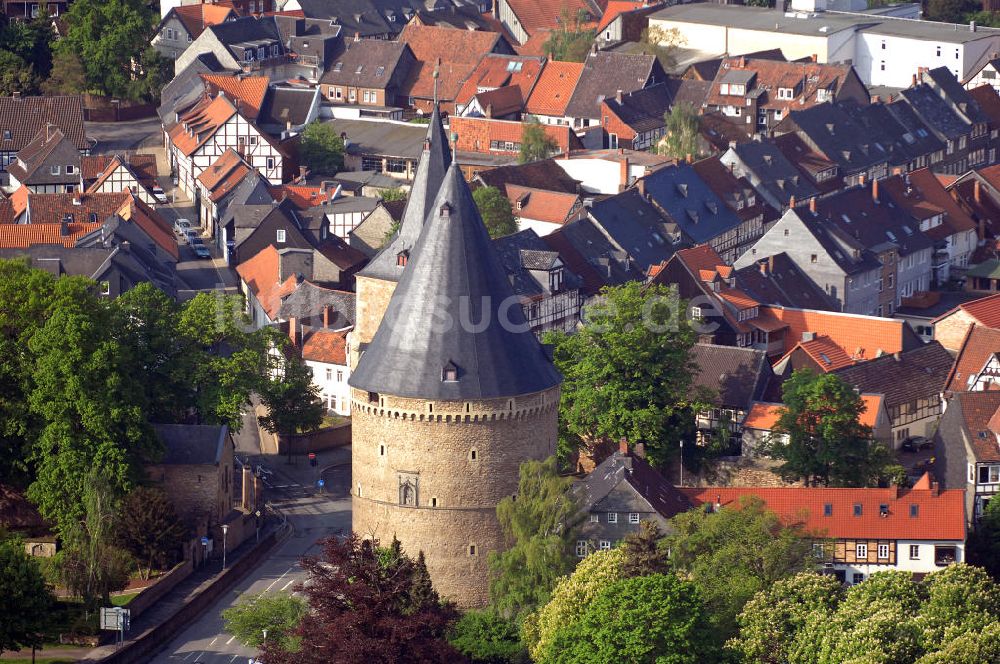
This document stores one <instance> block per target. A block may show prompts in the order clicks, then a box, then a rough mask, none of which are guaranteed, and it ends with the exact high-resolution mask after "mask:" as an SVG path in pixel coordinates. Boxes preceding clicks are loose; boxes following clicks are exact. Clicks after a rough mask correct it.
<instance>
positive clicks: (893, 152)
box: [842, 102, 944, 166]
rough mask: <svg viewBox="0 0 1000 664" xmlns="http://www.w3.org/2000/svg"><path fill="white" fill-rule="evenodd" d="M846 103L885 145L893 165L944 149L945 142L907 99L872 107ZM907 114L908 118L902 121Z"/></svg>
mask: <svg viewBox="0 0 1000 664" xmlns="http://www.w3.org/2000/svg"><path fill="white" fill-rule="evenodd" d="M842 106H843V108H844V110H846V111H847V112H848V113H849V114H850V115H851V116H852V117H853V118H854V120H855V121H856V122H858V123H859V124H860V125H861V126H862V127H864V129H865V131H867V132H868V133H869V135H870V136H871V137H872V139H873V140H874V141H876V142H878V143H879V144H880V145H882V146H883V147H885V149H886V151H887V153H888V159H889V163H890V164H891V165H893V166H899V165H905V164H907V162H909V161H912V160H915V159H917V158H919V157H923V156H926V155H929V154H930V153H932V152H935V151H937V150H943V149H944V144H943V143H942V142H941V141H939V140H938V139H937V137H936V136H934V134H932V133H931V132H930V131H928V130H927V127H926V126H925V125H924V123H923V122H921V121H920V120H919V118H917V116H916V115H914V114H913V111H912V109H910V107H909V106H908V105H907V104H906V103H905V102H896V103H893V104H869V105H868V106H860V105H858V104H856V103H845V104H843V105H842ZM904 109H905V110H904ZM895 111H899V112H898V113H897V112H895ZM904 116H905V118H906V119H905V120H902V119H901V118H903V117H904Z"/></svg>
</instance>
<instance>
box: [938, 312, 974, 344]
mask: <svg viewBox="0 0 1000 664" xmlns="http://www.w3.org/2000/svg"><path fill="white" fill-rule="evenodd" d="M974 323H975V319H974V318H973V317H972V316H970V315H969V314H967V313H965V312H964V311H963V310H961V309H959V310H958V311H955V312H954V313H953V314H951V315H950V316H948V317H947V318H943V319H941V320H940V321H938V322H937V323H935V324H934V340H935V341H938V342H940V343H941V345H942V346H944V347H945V349H946V350H950V351H952V352H953V353H954V352H957V351H958V350H959V349H960V348H961V347H962V342H963V341H965V335H966V334H968V332H969V327H970V326H972V325H973V324H974Z"/></svg>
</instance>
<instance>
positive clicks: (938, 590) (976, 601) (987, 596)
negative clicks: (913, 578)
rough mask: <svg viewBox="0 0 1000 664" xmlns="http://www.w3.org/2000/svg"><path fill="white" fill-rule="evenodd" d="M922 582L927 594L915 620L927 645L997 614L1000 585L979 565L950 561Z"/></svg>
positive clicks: (981, 626)
mask: <svg viewBox="0 0 1000 664" xmlns="http://www.w3.org/2000/svg"><path fill="white" fill-rule="evenodd" d="M924 586H925V588H926V591H927V598H926V600H925V601H924V603H923V606H922V607H921V609H920V615H919V617H918V619H917V624H918V625H919V626H920V628H921V631H922V638H923V643H924V646H925V647H926V648H928V649H933V648H935V647H938V646H939V645H940V644H942V643H947V642H949V641H951V640H953V639H955V638H957V637H958V636H960V635H962V634H965V633H968V632H978V631H980V630H983V629H986V628H987V627H988V626H989V625H990V624H991V623H995V622H996V620H997V619H998V618H1000V586H998V585H997V583H996V582H995V581H994V580H993V579H991V578H990V576H989V574H987V573H986V571H985V570H983V569H982V568H979V567H974V566H971V565H950V566H948V567H946V568H944V569H943V570H941V571H940V572H935V573H934V574H931V575H930V576H928V577H927V580H926V582H925V583H924ZM983 661H985V660H983Z"/></svg>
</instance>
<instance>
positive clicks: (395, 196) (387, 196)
mask: <svg viewBox="0 0 1000 664" xmlns="http://www.w3.org/2000/svg"><path fill="white" fill-rule="evenodd" d="M378 195H379V198H381V199H382V200H383V201H385V202H387V203H388V202H389V201H405V200H406V192H405V191H403V190H402V188H400V187H392V188H391V189H382V190H381V191H380V192H379V194H378Z"/></svg>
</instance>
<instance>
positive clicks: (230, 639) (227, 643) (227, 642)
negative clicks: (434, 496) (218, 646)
mask: <svg viewBox="0 0 1000 664" xmlns="http://www.w3.org/2000/svg"><path fill="white" fill-rule="evenodd" d="M235 638H236V636H235V635H233V636H230V637H229V640H228V641H226V645H227V646H228V645H229V644H230V643H232V642H233V639H235Z"/></svg>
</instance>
